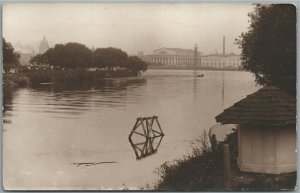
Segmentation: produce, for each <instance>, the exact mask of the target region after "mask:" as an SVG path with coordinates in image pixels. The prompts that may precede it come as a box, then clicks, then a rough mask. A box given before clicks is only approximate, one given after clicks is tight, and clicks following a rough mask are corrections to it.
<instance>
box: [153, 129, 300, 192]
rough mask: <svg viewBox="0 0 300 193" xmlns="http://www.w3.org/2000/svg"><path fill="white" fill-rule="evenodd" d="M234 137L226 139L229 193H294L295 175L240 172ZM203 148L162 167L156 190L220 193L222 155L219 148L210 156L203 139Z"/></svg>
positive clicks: (211, 152)
mask: <svg viewBox="0 0 300 193" xmlns="http://www.w3.org/2000/svg"><path fill="white" fill-rule="evenodd" d="M236 135H237V134H236V133H234V134H232V135H230V136H229V137H228V138H227V140H226V141H227V142H228V143H229V146H230V151H231V190H233V191H240V190H245V191H279V190H294V188H295V186H296V176H297V174H296V172H293V173H287V174H279V175H271V174H259V173H250V172H241V171H239V169H238V167H237V162H236V158H237V141H236V139H237V136H236ZM201 142H202V148H200V149H194V151H193V154H192V155H189V156H187V157H185V158H182V159H179V160H175V161H173V162H171V163H164V164H163V165H161V166H160V167H159V168H158V169H157V173H158V174H159V176H160V180H159V182H158V183H157V184H156V186H155V189H156V190H177V191H178V190H181V191H187V190H198V191H220V190H223V157H222V156H223V152H222V148H221V146H222V144H219V145H218V146H217V148H216V150H215V151H214V152H213V151H211V149H210V148H209V147H208V145H207V140H203V139H202V141H201Z"/></svg>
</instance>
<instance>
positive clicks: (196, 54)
mask: <svg viewBox="0 0 300 193" xmlns="http://www.w3.org/2000/svg"><path fill="white" fill-rule="evenodd" d="M197 57H198V47H197V44H195V47H194V61H193V63H194V66H197V62H198V58H197Z"/></svg>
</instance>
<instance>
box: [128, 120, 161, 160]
mask: <svg viewBox="0 0 300 193" xmlns="http://www.w3.org/2000/svg"><path fill="white" fill-rule="evenodd" d="M163 136H164V133H163V131H162V129H161V126H160V124H159V122H158V117H157V116H152V117H138V118H137V119H136V122H135V124H134V126H133V129H132V130H131V133H130V134H129V142H130V144H131V146H132V148H133V150H134V153H135V155H136V159H142V158H145V157H147V156H149V155H152V154H154V153H156V152H157V149H158V147H159V145H160V143H161V141H162V138H163Z"/></svg>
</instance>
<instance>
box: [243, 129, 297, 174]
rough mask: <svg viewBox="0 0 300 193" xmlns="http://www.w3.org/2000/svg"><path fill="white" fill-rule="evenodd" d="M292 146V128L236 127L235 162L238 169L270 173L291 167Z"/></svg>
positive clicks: (291, 168)
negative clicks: (236, 153)
mask: <svg viewBox="0 0 300 193" xmlns="http://www.w3.org/2000/svg"><path fill="white" fill-rule="evenodd" d="M283 144H285V145H283ZM295 148H296V130H295V128H291V127H290V128H270V127H266V128H260V127H254V126H253V127H245V126H243V127H240V128H239V132H238V154H239V155H238V163H239V166H240V169H241V170H242V171H249V172H260V173H271V174H272V173H283V172H291V171H295V170H296V164H295V163H296V153H295Z"/></svg>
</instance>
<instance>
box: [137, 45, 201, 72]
mask: <svg viewBox="0 0 300 193" xmlns="http://www.w3.org/2000/svg"><path fill="white" fill-rule="evenodd" d="M138 57H140V58H141V59H143V60H144V61H145V62H147V63H149V64H152V65H161V66H170V67H179V66H182V67H184V66H193V65H200V64H201V53H200V52H198V50H197V45H196V46H195V48H194V50H193V49H181V48H165V47H163V48H159V49H157V50H154V51H153V54H152V55H143V53H142V52H138Z"/></svg>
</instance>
